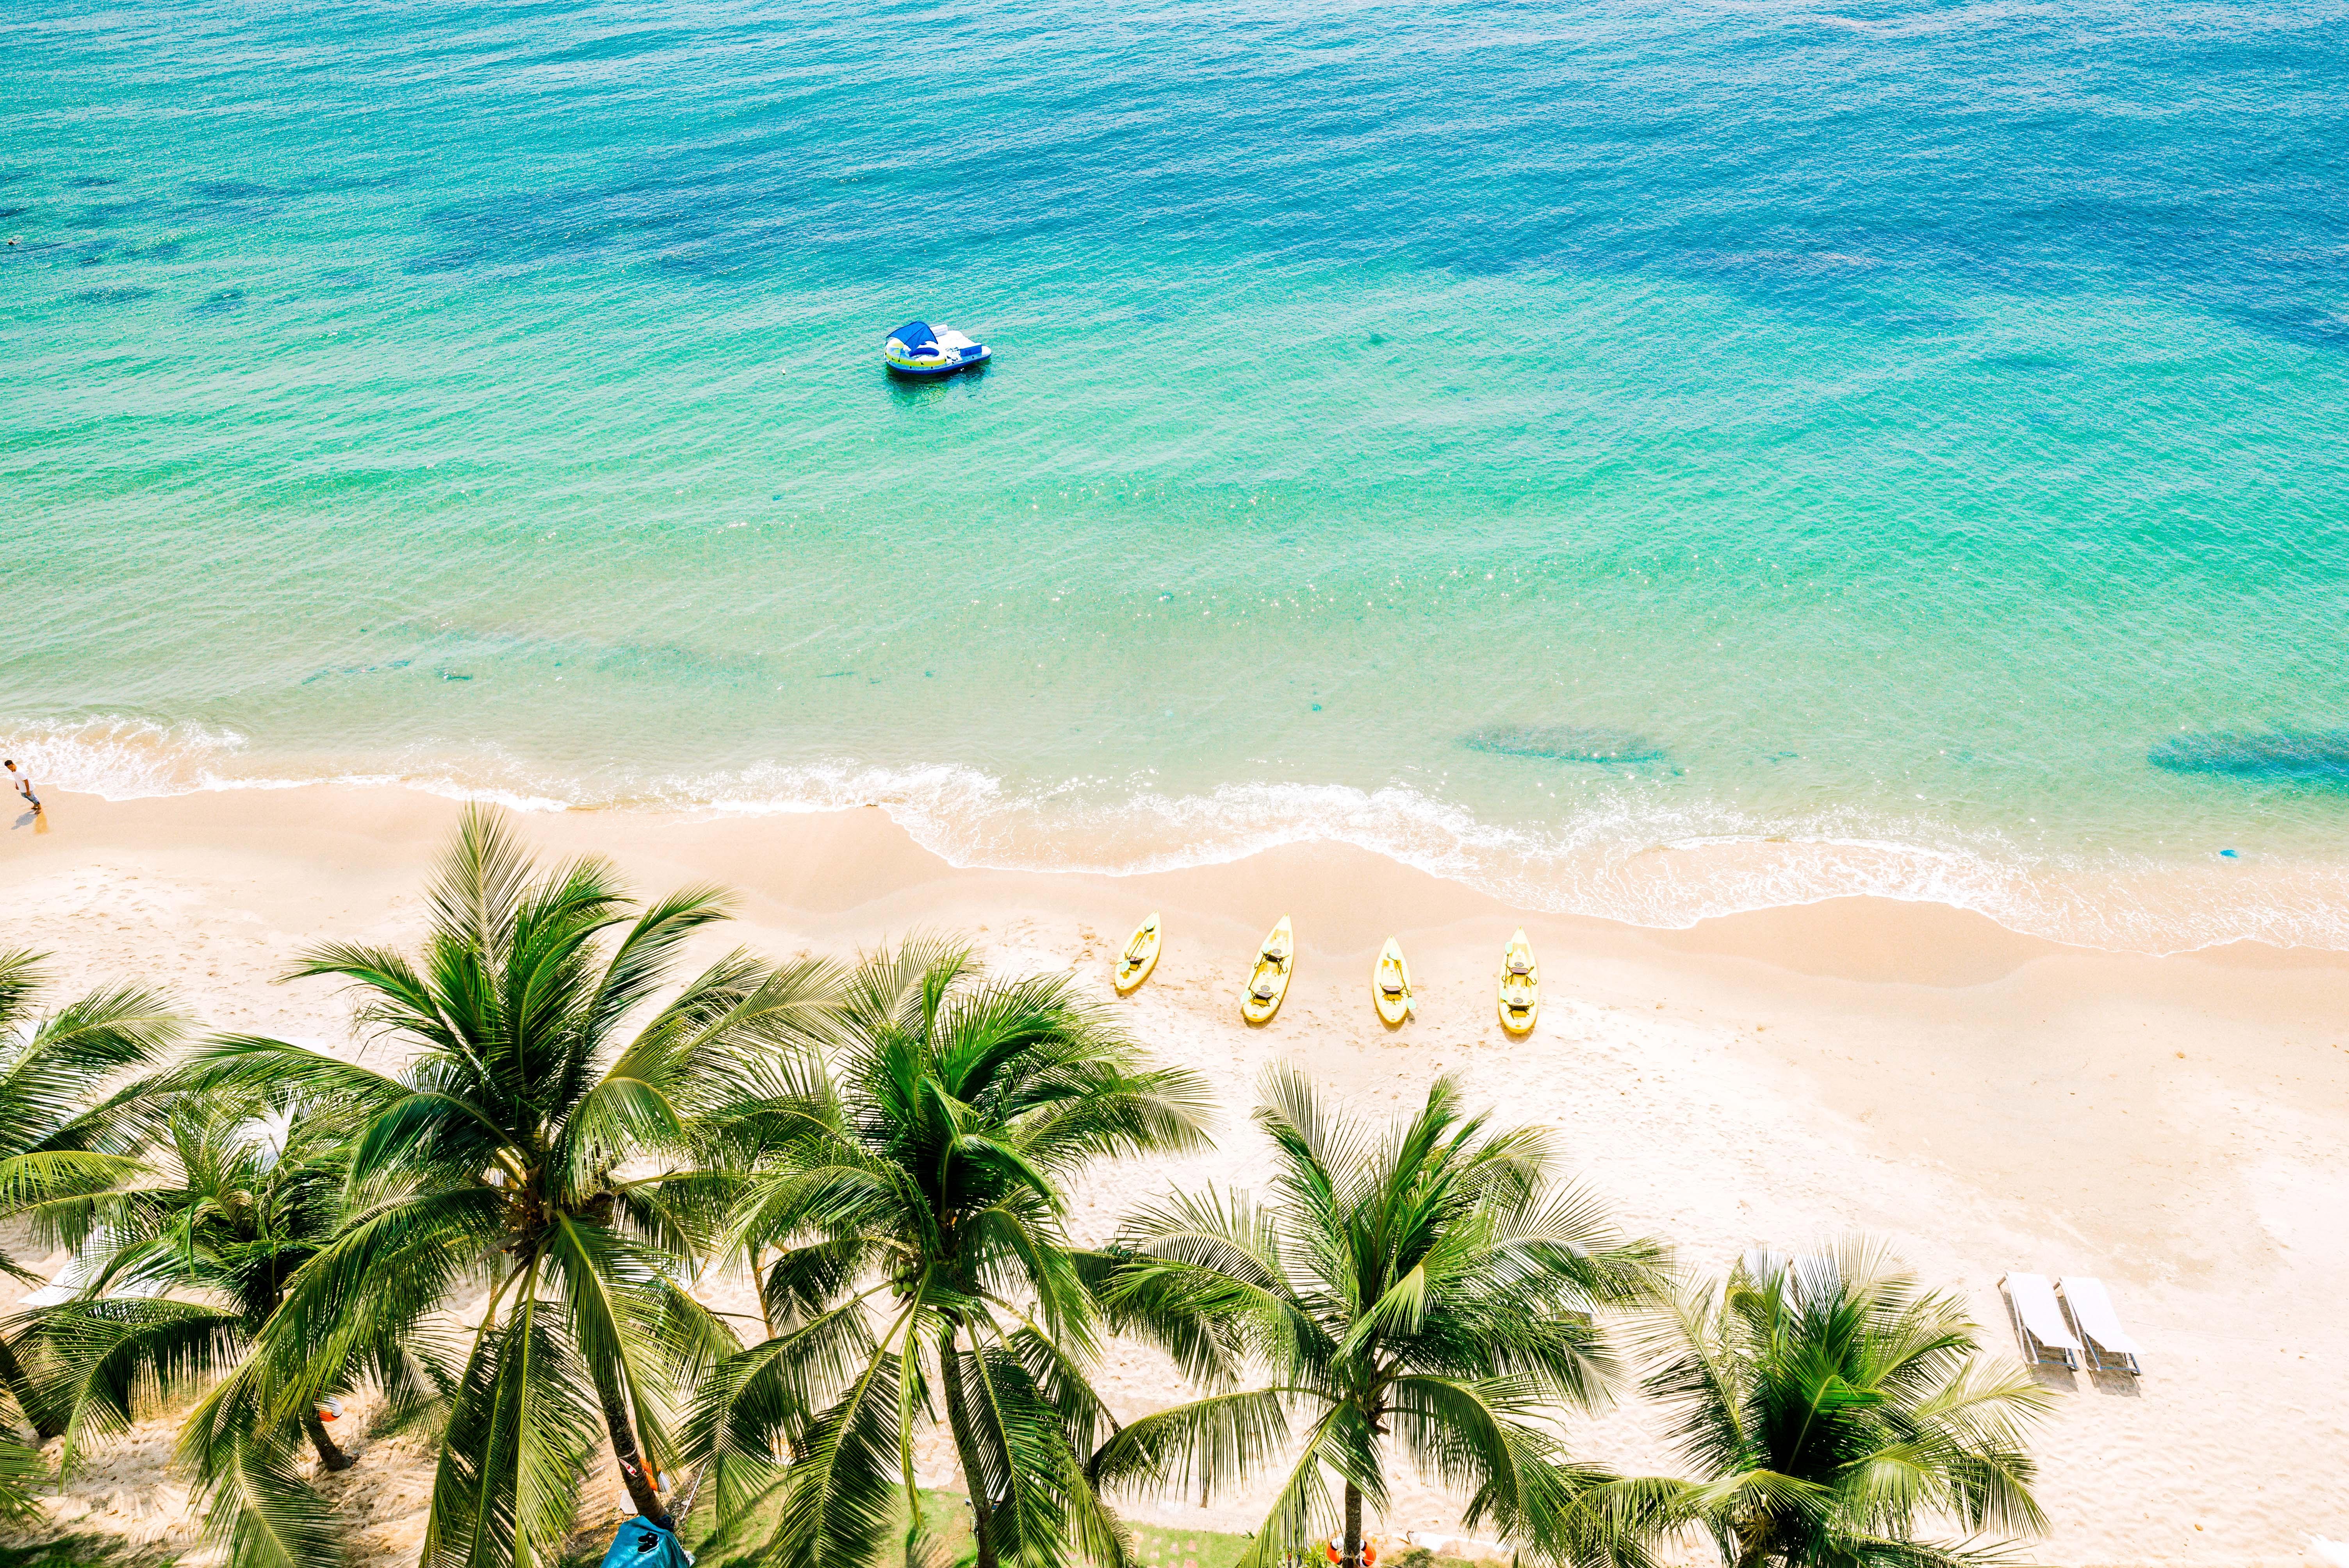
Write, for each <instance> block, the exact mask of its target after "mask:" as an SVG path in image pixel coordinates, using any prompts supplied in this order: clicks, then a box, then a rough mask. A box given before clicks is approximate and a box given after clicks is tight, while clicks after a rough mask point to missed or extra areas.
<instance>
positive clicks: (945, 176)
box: [0, 5, 2349, 947]
mask: <svg viewBox="0 0 2349 1568" xmlns="http://www.w3.org/2000/svg"><path fill="white" fill-rule="evenodd" d="M20 36H22V37H23V38H24V40H25V42H26V44H27V45H28V50H27V54H28V57H30V58H31V59H32V60H33V61H34V62H35V68H34V69H33V70H32V71H31V72H30V73H29V77H28V78H27V80H26V82H25V84H24V87H23V90H22V91H21V92H20V93H19V94H18V95H16V97H15V98H12V99H11V100H10V101H9V102H7V103H5V104H0V131H5V148H6V152H5V160H6V161H5V167H0V209H5V217H0V229H5V232H8V233H13V234H16V235H17V236H18V237H19V243H18V244H17V245H16V246H15V247H12V248H10V249H8V250H7V251H6V252H5V255H0V278H5V293H0V330H5V333H6V336H7V341H8V343H9V346H10V350H11V359H12V361H13V362H14V365H15V366H16V374H15V375H13V376H12V377H10V378H9V379H8V381H7V383H6V385H5V387H0V542H5V546H6V548H5V562H6V565H5V569H0V570H5V591H6V596H7V603H8V606H9V612H10V614H9V621H10V644H9V648H10V659H9V667H10V672H11V676H12V678H11V679H10V681H9V682H8V684H7V688H6V691H5V696H0V735H5V740H0V744H5V746H6V747H8V748H10V749H11V750H12V752H17V753H26V754H29V755H30V757H31V758H32V759H33V760H34V762H35V763H36V766H37V767H38V768H39V769H40V770H41V771H40V777H42V778H43V779H47V780H49V781H51V782H54V783H57V784H64V785H68V786H78V787H82V788H94V789H104V790H106V791H108V792H109V793H115V794H125V793H139V792H148V791H153V790H157V789H187V788H195V787H202V786H205V785H212V784H223V783H251V782H256V781H264V780H276V779H307V778H317V777H336V776H357V777H370V778H376V777H396V778H400V779H409V780H412V781H415V782H418V783H419V784H423V785H426V786H429V787H434V788H443V789H479V790H489V791H492V792H497V793H501V794H503V795H505V796H508V797H510V798H514V799H527V800H532V801H537V802H546V803H554V802H559V801H574V802H576V801H595V802H601V803H659V804H693V805H701V806H709V807H712V808H717V809H726V810H775V809H797V808H802V807H808V806H821V805H828V804H839V803H843V802H851V801H856V800H862V799H886V800H888V801H889V802H890V803H891V804H892V809H893V810H895V812H896V813H897V814H898V815H899V816H900V818H901V819H902V820H906V821H907V822H908V823H909V824H910V825H911V826H913V828H914V829H915V830H916V834H917V835H918V836H920V837H921V838H923V839H924V840H925V841H926V842H929V843H931V844H933V845H934V846H936V847H937V848H939V849H941V850H943V851H946V852H947V853H948V854H950V855H952V856H954V857H956V858H957V859H960V860H965V861H990V862H996V863H1012V864H1044V865H1085V866H1093V867H1102V868H1112V869H1118V868H1138V867H1143V866H1149V865H1164V864H1173V863H1181V862H1184V861H1193V860H1198V859H1203V858H1218V857H1223V856H1228V855H1232V854H1236V853H1240V852H1244V851H1247V849H1250V848H1253V847H1257V846H1259V845H1262V844H1265V843H1269V842H1277V841H1282V840H1286V839H1293V838H1299V837H1310V836H1334V837H1340V838H1345V839H1348V840H1350V841H1355V842H1359V843H1363V844H1367V845H1370V846H1371V847H1374V848H1377V849H1380V850H1381V851H1386V852H1389V853H1392V854H1395V855H1398V856H1400V857H1402V858H1404V859H1407V860H1410V861H1413V862H1414V863H1418V864H1422V865H1425V866H1428V867H1431V868H1432V869H1435V870H1439V871H1442V872H1445V873H1447V874H1452V875H1456V876H1460V877H1463V878H1465V879H1467V880H1470V881H1472V882H1477V883H1479V884H1481V885H1485V886H1488V887H1492V888H1494V889H1495V890H1496V891H1500V892H1506V893H1507V894H1508V895H1510V896H1512V897H1515V898H1517V899H1521V900H1524V901H1526V902H1529V903H1536V904H1539V905H1542V906H1546V907H1551V908H1560V909H1576V910H1585V911H1589V912H1592V913H1609V914H1617V915H1621V916H1624V917H1626V918H1630V919H1635V920H1642V921H1650V922H1658V923H1682V922H1684V921H1687V920H1689V919H1692V918H1695V917H1697V916H1699V915H1702V914H1704V913H1716V912H1719V911H1723V910H1728V909H1736V908H1744V907H1752V906H1754V905H1756V904H1764V903H1780V902H1790V901H1796V900H1803V899H1809V898H1816V897H1821V896H1826V895H1828V894H1831V893H1835V892H1850V891H1863V890H1871V891H1879V892H1892V893H1896V894H1899V895H1901V896H1909V897H1929V898H1940V899H1947V900H1951V901H1952V902H1957V903H1965V904H1968V905H1970V906H1971V907H1976V908H1981V909H1983V910H1985V911H1987V912H1988V913H1992V914H1993V915H1995V916H1997V917H1998V918H2000V919H2002V920H2004V921H2006V922H2007V923H2011V924H2014V925H2016V926H2019V927H2022V928H2024V929H2030V930H2035V931H2044V932H2047V933H2050V934H2060V935H2066V936H2073V937H2077V938H2080V939H2083V940H2090V941H2097V942H2104V943H2110V944H2119V945H2131V946H2149V947H2173V946H2180V945H2189V944H2197V943H2201V942H2208V941H2213V940H2222V939H2225V938H2227V937H2230V936H2235V935H2245V934H2264V935H2269V936H2271V937H2276V938H2279V939H2283V940H2297V941H2307V942H2319V943H2324V944H2333V945H2340V944H2349V918H2344V915H2343V913H2342V912H2343V911H2344V910H2349V903H2344V902H2343V895H2344V891H2349V876H2344V858H2343V857H2342V855H2341V854H2340V851H2339V850H2338V848H2337V845H2338V842H2339V839H2340V830H2341V828H2342V826H2343V824H2344V819H2349V789H2344V783H2343V779H2344V776H2349V745H2344V743H2341V742H2340V741H2339V740H2338V738H2337V734H2336V732H2338V731H2339V730H2341V729H2342V728H2344V727H2349V696H2344V690H2343V682H2342V675H2341V655H2342V650H2343V648H2344V643H2345V642H2349V639H2344V632H2349V598H2344V593H2343V588H2344V578H2349V534H2344V527H2343V523H2344V518H2349V462H2344V458H2343V456H2342V445H2341V437H2342V434H2343V418H2344V416H2343V410H2344V407H2349V356H2344V350H2349V294H2344V292H2343V290H2342V287H2341V284H2340V282H2339V278H2340V276H2341V272H2340V266H2341V262H2342V260H2343V259H2344V257H2349V218H2344V212H2349V204H2344V201H2343V197H2344V195H2349V191H2344V186H2349V174H2344V164H2343V160H2342V159H2341V157H2340V153H2339V149H2340V148H2341V147H2342V146H2344V145H2349V126H2344V119H2349V73H2344V72H2343V71H2341V70H2340V68H2339V65H2338V62H2339V60H2340V59H2342V58H2344V57H2349V53H2344V45H2349V24H2344V12H2343V10H2342V9H2341V8H2340V7H2338V6H2325V7H2316V8H2306V7H2302V8H2295V9H2293V10H2291V11H2266V10H2261V9H2258V8H2255V7H2231V8H2220V9H2215V10H2214V9H2212V8H2209V7H2197V8H2194V9H2193V10H2192V11H2190V12H2189V11H2188V10H2187V9H2185V8H2182V7H2178V8H2161V7H2156V8H2152V9H2147V8H2144V7H2134V8H2129V9H2126V10H2124V9H2120V8H2113V9H2108V10H2097V9H2088V10H2085V11H2083V10H2078V9H2073V10H2069V11H2066V12H2065V13H2064V14H2062V15H2057V14H2054V13H2052V12H2047V11H2044V10H2034V9H2027V8H2015V7H2012V6H1996V5H1899V6H1895V5H1865V6H1841V7H1821V6H1811V7H1800V6H1793V5H1784V6H1764V7H1742V8H1732V7H1725V6H1691V5H1670V6H1644V7H1620V8H1617V9H1612V10H1607V11H1601V12H1597V13H1590V14H1588V15H1578V16H1575V17H1561V16H1558V15H1555V14H1554V13H1553V12H1552V11H1550V10H1547V9H1545V8H1537V7H1516V6H1506V5H1444V6H1436V7H1414V8H1412V9H1409V10H1402V9H1395V8H1385V7H1377V6H1369V7H1356V8H1351V9H1344V10H1330V9H1327V8H1311V9H1307V8H1302V7H1299V8H1287V7H1274V6H1268V5H1237V6H1226V7H1216V8H1202V7H1195V6H1145V5H1133V6H1111V7H1108V8H1101V7H1091V8H1086V9H1084V10H1077V9H1074V8H1071V9H1070V10H1068V11H1065V12H1053V11H1037V12H1030V13H1026V14H1023V15H1020V16H1019V17H1009V16H1005V15H999V14H998V13H997V12H996V11H995V10H992V9H988V8H977V7H968V6H960V5H924V6H910V7H909V6H898V5H854V6H847V7H838V6H833V7H822V8H817V7H809V6H799V5H778V6H735V5H721V6H716V7H710V6H700V7H693V8H685V7H677V8H671V9H657V10H655V11H654V12H652V13H651V14H649V15H647V13H645V12H644V11H643V9H642V8H632V9H629V10H626V11H623V10H620V9H618V8H609V9H607V8H601V7H597V6H593V5H533V6H524V7H520V8H512V7H507V8H500V9H497V10H493V11H492V10H471V9H466V8H462V7H454V6H424V7H402V8H398V9H393V8H389V7H377V6H366V5H360V6H348V7H341V8H337V9H335V10H332V11H328V12H322V13H318V14H316V15H306V16H305V17H303V18H301V19H299V20H298V21H296V20H287V21H273V20H271V19H268V18H265V17H259V16H255V15H253V14H251V13H249V12H248V11H246V10H244V9H243V8H230V7H223V6H213V5H176V6H165V7H160V8H157V9H155V10H152V11H150V12H141V13H138V14H135V15H131V14H121V13H114V12H106V11H100V10H98V9H95V8H91V9H87V10H80V9H77V8H74V7H70V6H66V7H57V8H53V9H51V10H48V11H45V12H44V13H43V15H41V16H40V17H38V18H36V19H35V21H34V22H33V23H32V24H30V26H29V27H28V28H26V29H23V30H21V32H20ZM905 81H918V82H920V83H921V84H922V87H921V90H920V91H918V92H914V93H908V92H905V91H900V90H895V89H893V88H891V87H890V86H889V84H892V83H902V82H905ZM917 314H918V315H929V316H931V317H933V318H934V319H937V320H941V321H944V322H946V323H948V324H950V325H956V326H958V327H961V328H963V329H964V330H966V331H968V332H970V333H971V334H972V335H975V336H980V337H984V338H986V339H988V341H989V342H990V343H992V344H993V345H994V346H995V347H996V349H997V353H998V358H997V361H996V363H995V364H994V365H993V366H991V367H990V368H988V370H987V371H985V372H983V373H981V374H980V375H978V376H973V377H965V378H962V379H960V380H958V381H956V382H953V383H950V384H945V385H933V386H919V385H916V386H905V385H897V384H893V383H891V382H889V381H888V380H886V379H885V377H884V376H883V374H882V372H881V371H880V369H879V366H878V364H877V350H878V345H879V340H880V337H881V335H883V333H884V332H885V331H886V329H887V328H889V327H891V326H894V325H896V323H897V322H899V321H901V320H903V319H905V317H907V316H909V315H917ZM1493 727H1502V728H1504V729H1507V730H1512V731H1519V732H1522V731H1534V732H1538V734H1548V735H1549V740H1548V741H1547V742H1544V741H1541V740H1539V738H1538V735H1537V741H1536V742H1535V743H1531V744H1524V743H1512V744H1511V745H1509V746H1507V747H1504V748H1500V749H1492V748H1479V747H1478V746H1476V745H1472V744H1467V743H1466V742H1468V741H1470V740H1473V739H1474V738H1476V737H1478V736H1479V735H1480V734H1482V733H1484V732H1485V731H1487V730H1489V729H1491V728H1493ZM2276 727H2284V728H2286V729H2288V730H2290V731H2291V732H2292V734H2293V735H2295V736H2298V737H2301V739H2300V740H2299V741H2298V742H2296V743H2295V744H2296V745H2298V746H2299V748H2300V751H2301V752H2302V753H2306V754H2307V758H2313V761H2311V760H2308V759H2307V758H2302V760H2300V761H2291V760H2287V762H2286V763H2285V764H2283V765H2281V766H2279V765H2274V764H2273V759H2272V758H2268V759H2267V760H2265V761H2263V760H2262V759H2261V758H2262V757H2263V756H2264V755H2265V754H2263V753H2259V752H2258V750H2257V748H2256V747H2254V748H2252V751H2251V752H2250V753H2240V754H2239V752H2240V748H2238V750H2236V751H2230V749H2229V748H2230V745H2231V744H2232V743H2231V742H2230V741H2226V740H2224V739H2222V740H2220V741H2218V742H2212V743H2205V742H2203V741H2197V742H2196V745H2197V746H2199V748H2200V749H2199V750H2193V751H2191V752H2190V755H2191V756H2192V757H2196V758H2205V759H2208V758H2212V757H2216V758H2219V759H2220V762H2221V763H2224V764H2226V766H2222V767H2220V768H2216V769H2213V768H2210V767H2202V766H2198V767H2195V768H2190V769H2186V770H2178V769H2165V768H2160V767H2156V766H2154V765H2153V762H2152V760H2151V758H2152V757H2153V755H2154V754H2155V748H2158V747H2160V746H2162V745H2164V744H2165V743H2166V742H2167V741H2168V740H2170V739H2171V738H2175V737H2178V736H2179V735H2181V734H2183V735H2186V736H2188V737H2189V738H2195V737H2201V738H2207V737H2209V736H2212V735H2217V736H2220V737H2227V736H2233V735H2238V734H2257V733H2260V732H2265V731H2270V730H2272V729H2274V728H2276ZM1550 732H1568V733H1564V734H1563V736H1562V738H1561V735H1559V734H1550ZM1571 732H1602V733H1603V734H1604V735H1605V736H1607V737H1610V738H1612V739H1611V740H1610V741H1609V745H1610V746H1615V747H1616V749H1617V751H1618V752H1619V753H1621V752H1629V753H1636V754H1640V755H1643V756H1650V757H1651V759H1649V760H1643V761H1636V762H1619V761H1597V762H1594V761H1588V760H1574V759H1571V758H1574V757H1576V756H1578V755H1583V754H1587V753H1588V751H1589V750H1590V748H1589V747H1588V746H1585V745H1582V744H1581V743H1580V742H1578V741H1577V740H1576V739H1575V738H1574V734H1573V733H1571ZM1521 739H1522V738H1521ZM1618 743H1619V744H1618ZM1600 749H1602V750H1604V749H1606V748H1604V747H1602V748H1600ZM1545 750H1547V751H1548V752H1549V753H1550V755H1540V754H1539V753H1542V752H1543V751H1545ZM2336 751H2337V752H2339V753H2340V757H2339V758H2335V756H2334V754H2335V752H2336ZM2295 755H2298V754H2297V753H2296V754H2295ZM2229 758H2233V761H2232V762H2230V761H2229V760H2228V759H2229ZM2335 761H2338V762H2339V763H2340V766H2339V767H2338V768H2336V767H2335V766H2334V763H2335ZM2236 764H2240V766H2237V765H2236ZM2222 849H2233V850H2236V851H2238V854H2237V856H2236V857H2234V858H2231V859H2224V860H2222V859H2221V858H2220V856H2219V851H2220V850H2222Z"/></svg>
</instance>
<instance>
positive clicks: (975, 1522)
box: [938, 1328, 996, 1568]
mask: <svg viewBox="0 0 2349 1568" xmlns="http://www.w3.org/2000/svg"><path fill="white" fill-rule="evenodd" d="M938 1376H939V1377H940V1379H941V1380H943V1381H944V1382H945V1384H946V1389H947V1427H948V1429H951V1430H952V1431H953V1433H954V1440H955V1457H956V1458H957V1460H961V1461H962V1480H963V1484H964V1485H965V1486H968V1488H970V1529H971V1534H972V1535H973V1536H974V1537H975V1538H976V1539H977V1540H978V1568H996V1554H995V1528H994V1526H995V1508H994V1505H993V1504H992V1502H991V1501H989V1500H988V1495H987V1477H986V1475H985V1474H984V1473H983V1472H982V1471H981V1470H979V1468H978V1444H977V1443H975V1442H973V1441H972V1440H971V1436H970V1421H969V1418H968V1416H967V1414H966V1413H965V1410H964V1407H963V1394H962V1364H961V1363H960V1362H959V1361H957V1359H956V1358H955V1333H954V1330H953V1329H952V1328H949V1329H947V1331H946V1332H945V1333H944V1334H941V1335H939V1336H938Z"/></svg>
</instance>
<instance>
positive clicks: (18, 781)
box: [0, 757, 41, 817]
mask: <svg viewBox="0 0 2349 1568" xmlns="http://www.w3.org/2000/svg"><path fill="white" fill-rule="evenodd" d="M0 768H5V769H8V781H9V782H10V783H12V784H14V785H16V793H17V794H19V795H22V796H23V797H24V798H25V804H26V805H27V806H30V807H31V808H32V809H33V815H34V816H36V817H37V816H39V815H40V814H41V798H40V797H39V796H38V795H36V794H34V793H33V776H32V775H31V774H29V773H19V772H17V771H16V758H13V757H11V758H5V759H0Z"/></svg>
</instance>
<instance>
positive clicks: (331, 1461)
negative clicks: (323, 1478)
mask: <svg viewBox="0 0 2349 1568" xmlns="http://www.w3.org/2000/svg"><path fill="white" fill-rule="evenodd" d="M302 1429H303V1430H304V1431H305V1432H307V1433H309V1434H310V1446H311V1447H312V1448H314V1449H317V1450H318V1468H319V1469H320V1470H348V1469H350V1468H351V1464H352V1462H353V1461H352V1460H351V1456H350V1455H348V1454H347V1453H345V1452H343V1450H342V1449H338V1448H336V1446H335V1439H332V1438H330V1437H328V1436H326V1422H324V1421H322V1420H320V1419H319V1418H318V1412H317V1410H316V1408H310V1407H305V1408H304V1409H303V1411H302Z"/></svg>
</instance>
